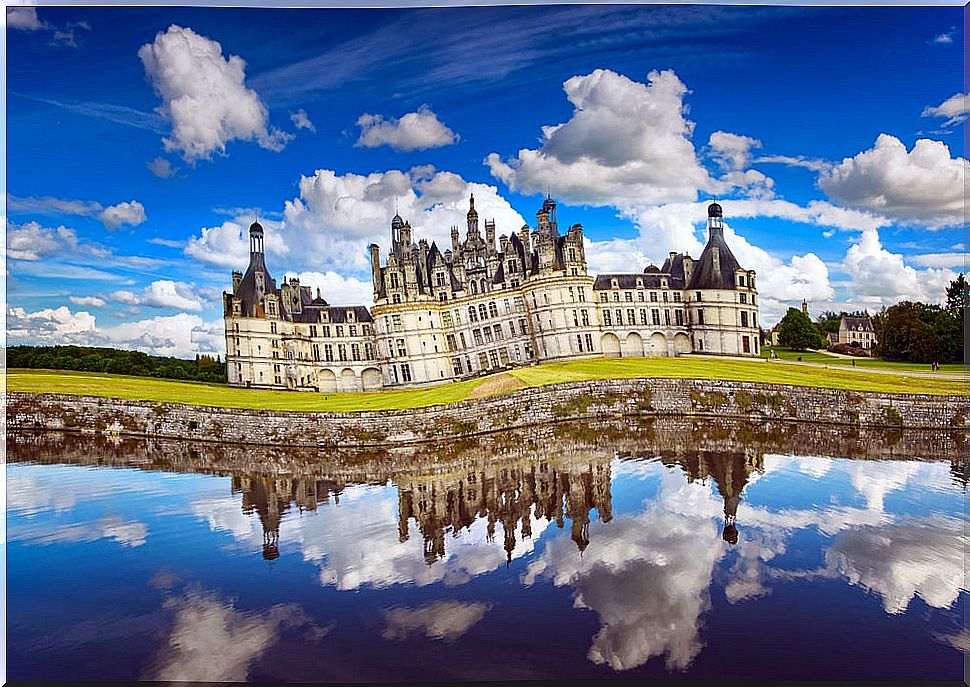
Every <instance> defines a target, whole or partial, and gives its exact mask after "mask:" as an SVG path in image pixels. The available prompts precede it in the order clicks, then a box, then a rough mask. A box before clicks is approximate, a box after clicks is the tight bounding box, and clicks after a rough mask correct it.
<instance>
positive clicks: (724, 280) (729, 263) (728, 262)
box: [688, 229, 741, 289]
mask: <svg viewBox="0 0 970 687" xmlns="http://www.w3.org/2000/svg"><path fill="white" fill-rule="evenodd" d="M715 246H716V247H717V249H718V253H719V255H720V258H719V261H718V262H719V263H720V267H721V278H720V280H717V279H715V273H714V247H715ZM738 269H741V266H740V265H739V264H738V261H737V258H735V257H734V253H732V252H731V249H730V248H728V245H727V242H726V241H725V240H724V233H723V232H722V231H721V230H718V229H712V230H711V235H710V238H708V240H707V245H706V246H704V252H703V253H701V257H700V258H698V260H697V262H695V263H694V269H693V272H692V274H691V277H690V286H689V287H688V288H691V289H736V288H737V282H736V280H735V278H734V272H735V271H736V270H738Z"/></svg>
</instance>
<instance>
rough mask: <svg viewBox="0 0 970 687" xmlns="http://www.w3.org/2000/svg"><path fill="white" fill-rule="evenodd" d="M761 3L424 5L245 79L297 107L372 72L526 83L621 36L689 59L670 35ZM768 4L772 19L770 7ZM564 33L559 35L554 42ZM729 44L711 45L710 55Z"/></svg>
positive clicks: (736, 26) (410, 85) (702, 31)
mask: <svg viewBox="0 0 970 687" xmlns="http://www.w3.org/2000/svg"><path fill="white" fill-rule="evenodd" d="M767 10H768V8H766V10H762V9H760V8H758V9H750V11H747V12H744V13H739V12H736V11H732V8H729V7H710V6H708V7H696V8H695V7H676V8H667V7H642V6H629V5H626V6H624V5H618V6H610V7H605V6H596V7H589V6H556V7H549V6H545V7H502V8H494V9H493V8H448V9H445V8H427V9H423V10H417V11H411V12H408V13H407V14H406V15H399V16H398V18H396V19H393V20H391V21H389V22H387V23H386V24H384V25H383V26H381V27H379V28H377V29H375V30H373V31H371V32H369V33H367V34H366V35H363V36H355V37H352V38H349V39H345V40H341V38H340V37H339V36H333V37H330V40H327V41H326V45H328V48H327V50H325V51H323V52H321V53H319V54H317V55H314V56H312V57H308V58H305V59H302V60H299V61H297V62H294V63H292V64H288V65H284V66H282V67H277V68H275V69H271V70H268V71H265V72H262V73H261V74H254V75H253V76H252V77H251V78H250V79H249V82H250V84H251V85H252V87H253V88H255V89H256V90H257V91H259V92H260V93H261V94H262V95H263V96H264V97H265V98H267V99H270V100H273V101H275V102H278V103H286V104H298V103H301V102H303V101H305V100H306V99H307V96H308V95H309V94H313V93H322V92H326V91H327V90H330V89H332V88H335V87H337V86H341V85H347V84H351V83H360V82H364V81H368V80H370V79H372V78H373V76H374V73H375V72H376V71H377V70H380V71H381V73H382V74H383V75H384V77H385V79H384V80H382V83H383V82H384V81H386V80H391V81H392V82H393V83H394V88H395V89H396V90H398V91H400V92H406V93H408V94H409V95H423V94H424V93H425V92H426V91H428V90H429V89H432V88H436V87H437V86H438V85H439V84H440V83H442V82H447V83H449V84H450V85H451V86H452V87H454V86H459V85H464V84H469V83H483V82H499V81H502V80H505V79H507V78H508V77H509V75H511V74H513V73H515V74H516V79H517V81H519V82H521V81H522V80H525V81H529V80H531V79H535V78H538V77H537V76H536V75H535V74H532V73H531V72H530V70H529V68H530V67H532V66H535V65H537V64H540V63H542V64H548V63H550V62H555V61H556V60H559V59H563V58H566V57H570V58H575V57H576V56H577V55H584V54H590V55H593V54H595V55H596V56H597V58H598V59H600V60H605V59H608V58H609V57H610V56H611V55H612V54H613V52H614V51H622V52H627V51H628V50H629V46H630V43H631V41H635V43H636V44H637V45H638V46H639V47H640V48H641V49H645V48H646V47H647V46H649V47H650V48H651V50H652V51H655V53H658V54H664V55H667V54H669V53H670V52H671V51H675V52H677V53H678V55H680V56H682V57H683V58H684V59H692V55H693V57H696V56H697V54H698V51H696V50H693V48H691V49H690V51H688V50H687V49H686V47H685V46H684V45H679V46H678V45H675V43H676V41H675V39H677V38H682V39H686V38H689V39H690V40H691V41H692V42H696V41H701V40H705V39H706V40H711V39H714V38H717V37H728V36H730V35H733V34H736V33H738V32H739V31H743V30H747V29H750V28H751V27H752V26H753V25H757V24H759V23H760V22H761V21H762V20H763V18H764V17H766V16H767V14H768V11H767ZM770 11H772V12H774V14H773V16H774V17H777V16H778V15H777V11H778V8H770ZM784 11H786V12H799V11H800V10H798V9H797V8H789V9H785V10H784ZM389 16H395V15H389ZM592 16H595V21H591V17H592ZM539 23H541V31H539V30H537V24H539ZM566 33H568V35H569V40H568V41H566V40H562V37H563V35H565V34H566ZM402 36H407V40H401V37H402ZM731 49H732V48H731V46H729V45H727V46H720V47H719V52H718V55H719V57H718V59H723V55H724V53H725V52H729V51H730V50H731ZM733 49H734V50H735V52H737V51H738V50H740V49H739V48H737V47H736V46H735V47H734V48H733ZM688 53H691V54H688Z"/></svg>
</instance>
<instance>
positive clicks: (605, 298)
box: [600, 291, 700, 303]
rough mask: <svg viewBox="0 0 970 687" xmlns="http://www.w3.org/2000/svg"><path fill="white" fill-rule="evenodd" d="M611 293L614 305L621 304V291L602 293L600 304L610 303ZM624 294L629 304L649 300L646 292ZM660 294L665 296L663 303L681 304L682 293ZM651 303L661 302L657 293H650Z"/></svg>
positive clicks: (624, 292) (625, 292) (663, 292)
mask: <svg viewBox="0 0 970 687" xmlns="http://www.w3.org/2000/svg"><path fill="white" fill-rule="evenodd" d="M611 293H612V294H613V302H614V303H619V302H620V293H621V292H620V291H600V302H601V303H609V302H610V294H611ZM622 293H623V300H624V301H626V302H627V303H632V302H633V301H634V300H636V301H637V302H640V303H643V302H644V301H646V300H647V297H646V295H645V294H646V293H647V292H646V291H623V292H622ZM671 293H673V295H671ZM698 293H700V292H698ZM633 294H636V297H635V298H634V295H633ZM660 294H662V296H663V302H664V303H667V302H668V301H670V300H671V299H672V300H673V301H674V302H675V303H679V302H680V292H679V291H674V292H670V291H661V292H660ZM697 300H700V298H698V299H697ZM650 302H651V303H658V302H660V299H659V297H658V293H657V292H656V291H650Z"/></svg>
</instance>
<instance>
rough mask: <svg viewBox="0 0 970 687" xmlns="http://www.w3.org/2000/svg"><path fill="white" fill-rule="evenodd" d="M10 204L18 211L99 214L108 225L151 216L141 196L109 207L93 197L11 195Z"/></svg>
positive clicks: (136, 221) (118, 225) (138, 221)
mask: <svg viewBox="0 0 970 687" xmlns="http://www.w3.org/2000/svg"><path fill="white" fill-rule="evenodd" d="M7 207H8V208H9V209H10V210H12V211H14V212H23V213H35V214H41V215H75V216H78V217H95V218H97V219H98V221H99V222H101V223H102V224H103V225H104V226H105V227H107V228H108V229H119V228H121V227H122V226H124V225H126V224H128V225H131V226H133V227H136V226H138V225H139V224H143V223H144V222H146V221H147V220H148V216H147V215H146V214H145V206H143V205H142V204H141V203H139V202H138V201H137V200H132V201H122V202H120V203H116V204H115V205H109V206H107V207H105V206H103V205H101V203H99V202H97V201H93V200H70V199H64V198H54V197H52V196H41V197H34V196H26V197H23V198H21V197H19V196H14V195H8V196H7Z"/></svg>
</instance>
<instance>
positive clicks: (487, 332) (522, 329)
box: [445, 317, 529, 351]
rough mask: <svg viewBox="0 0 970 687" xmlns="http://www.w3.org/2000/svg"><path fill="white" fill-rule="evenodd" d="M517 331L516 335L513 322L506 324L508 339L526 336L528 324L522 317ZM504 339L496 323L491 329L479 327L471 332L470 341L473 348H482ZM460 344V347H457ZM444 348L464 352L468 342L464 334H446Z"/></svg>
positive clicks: (499, 326)
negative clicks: (472, 342) (472, 343)
mask: <svg viewBox="0 0 970 687" xmlns="http://www.w3.org/2000/svg"><path fill="white" fill-rule="evenodd" d="M518 323H519V330H518V334H516V329H515V322H512V321H509V322H508V328H509V332H508V336H509V338H515V337H516V336H517V335H518V336H527V335H528V333H529V323H528V321H527V320H526V318H524V317H520V318H519V320H518ZM505 338H506V337H505V329H504V328H503V326H502V324H500V323H496V324H493V325H492V326H491V327H488V326H486V327H481V328H478V329H473V330H472V340H473V341H474V345H475V346H483V345H485V344H486V343H492V342H493V341H502V340H504V339H505ZM459 344H460V346H459ZM445 346H446V350H448V351H458V350H462V351H463V350H465V349H466V348H468V341H467V339H466V338H465V332H458V334H457V335H455V334H448V335H446V336H445Z"/></svg>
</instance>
